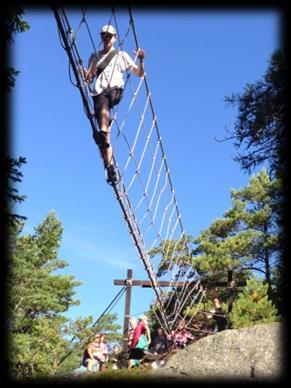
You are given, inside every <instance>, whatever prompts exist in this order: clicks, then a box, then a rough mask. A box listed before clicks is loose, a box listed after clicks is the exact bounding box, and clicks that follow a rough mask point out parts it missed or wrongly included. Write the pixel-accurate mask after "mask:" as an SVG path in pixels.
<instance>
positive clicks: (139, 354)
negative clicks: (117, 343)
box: [128, 315, 151, 369]
mask: <svg viewBox="0 0 291 388" xmlns="http://www.w3.org/2000/svg"><path fill="white" fill-rule="evenodd" d="M150 342H151V334H150V329H149V323H148V318H147V316H145V315H142V316H141V317H140V318H139V322H138V324H137V325H136V327H135V329H134V332H133V338H132V341H131V344H130V355H129V364H128V369H131V368H132V367H134V366H138V365H139V360H141V359H142V358H143V356H144V355H145V351H146V350H147V349H148V347H149V344H150Z"/></svg>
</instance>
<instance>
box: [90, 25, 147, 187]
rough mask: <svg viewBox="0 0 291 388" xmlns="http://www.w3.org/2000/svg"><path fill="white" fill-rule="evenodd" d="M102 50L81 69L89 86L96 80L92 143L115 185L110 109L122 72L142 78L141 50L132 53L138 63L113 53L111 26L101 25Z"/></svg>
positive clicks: (117, 97) (119, 93)
mask: <svg viewBox="0 0 291 388" xmlns="http://www.w3.org/2000/svg"><path fill="white" fill-rule="evenodd" d="M100 35H101V40H102V43H103V49H102V50H100V51H97V52H94V53H93V54H91V56H90V58H89V63H88V70H85V81H86V82H88V83H89V84H90V83H92V81H93V79H94V78H95V77H96V81H95V86H94V90H93V92H92V96H93V101H94V110H95V115H96V118H97V122H98V127H99V132H98V131H94V133H93V137H94V140H95V142H96V143H97V144H98V145H99V146H100V148H101V150H102V154H103V158H104V163H105V167H106V168H107V181H108V183H111V184H116V183H117V182H118V177H117V173H116V170H115V167H114V163H113V153H112V147H111V144H110V124H111V119H110V110H111V109H112V108H113V106H115V105H117V104H118V103H119V102H120V100H121V98H122V94H123V88H124V79H123V73H124V72H125V71H126V70H129V71H131V72H132V73H134V74H136V75H137V76H138V77H142V76H143V75H144V67H143V62H144V58H145V53H144V50H142V49H140V48H139V49H137V51H136V52H135V54H136V56H137V58H138V59H139V63H138V64H135V63H134V61H133V60H132V58H131V57H130V56H129V55H128V53H127V52H125V51H121V50H115V48H114V43H115V42H116V40H117V32H116V29H115V28H114V27H113V26H112V25H105V26H103V27H102V28H101V30H100Z"/></svg>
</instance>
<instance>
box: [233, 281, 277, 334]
mask: <svg viewBox="0 0 291 388" xmlns="http://www.w3.org/2000/svg"><path fill="white" fill-rule="evenodd" d="M277 314H278V311H277V309H276V307H274V305H273V304H272V302H271V301H270V300H269V298H268V285H267V284H265V283H264V282H263V281H262V280H258V279H256V278H251V279H249V280H248V281H247V285H246V286H245V287H244V289H243V291H242V292H241V293H239V295H238V298H237V299H236V301H235V303H234V305H233V309H232V311H231V313H230V314H229V319H230V321H231V324H232V328H234V329H237V328H241V327H249V326H253V325H256V324H260V323H271V322H276V321H278V320H279V317H278V316H277Z"/></svg>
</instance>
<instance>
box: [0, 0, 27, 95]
mask: <svg viewBox="0 0 291 388" xmlns="http://www.w3.org/2000/svg"><path fill="white" fill-rule="evenodd" d="M4 9H5V11H4V12H1V22H2V20H3V22H4V26H5V36H4V38H5V41H6V42H7V43H8V45H11V44H13V43H14V35H15V34H17V33H20V32H25V31H28V30H29V28H30V27H29V24H28V23H27V22H26V21H25V20H23V19H22V15H23V14H24V11H23V9H22V8H21V7H19V6H17V5H15V4H11V3H10V4H9V5H7V4H6V6H5V8H4ZM1 24H2V23H1ZM18 74H19V71H17V70H15V69H14V68H13V67H8V68H7V69H5V76H4V80H5V84H4V90H8V91H9V92H10V91H11V90H12V88H13V87H14V85H15V77H16V76H17V75H18Z"/></svg>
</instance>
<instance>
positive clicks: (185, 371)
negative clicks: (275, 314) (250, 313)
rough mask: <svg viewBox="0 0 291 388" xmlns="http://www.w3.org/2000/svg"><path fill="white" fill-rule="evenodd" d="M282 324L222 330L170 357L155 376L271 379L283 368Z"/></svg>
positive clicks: (277, 376) (155, 371)
mask: <svg viewBox="0 0 291 388" xmlns="http://www.w3.org/2000/svg"><path fill="white" fill-rule="evenodd" d="M282 330H283V326H282V324H281V323H277V322H276V323H272V324H260V325H256V326H253V327H250V328H243V329H233V330H225V331H222V332H219V333H216V334H213V335H210V336H207V337H205V338H202V339H200V340H199V341H197V342H195V343H193V344H191V345H189V346H188V347H187V348H185V349H183V350H181V351H179V352H178V353H176V354H174V355H173V356H171V358H170V359H169V360H168V361H167V363H166V365H165V366H164V368H163V369H157V370H154V371H153V372H152V374H153V375H154V376H155V377H167V378H170V379H172V378H173V379H176V378H182V377H184V378H188V379H189V378H191V379H203V380H205V379H207V380H212V379H215V380H230V379H232V380H240V379H243V380H268V381H270V380H272V379H279V378H280V377H281V374H282V371H283V369H282V368H283V366H282V365H283V355H282V353H283V352H282Z"/></svg>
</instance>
